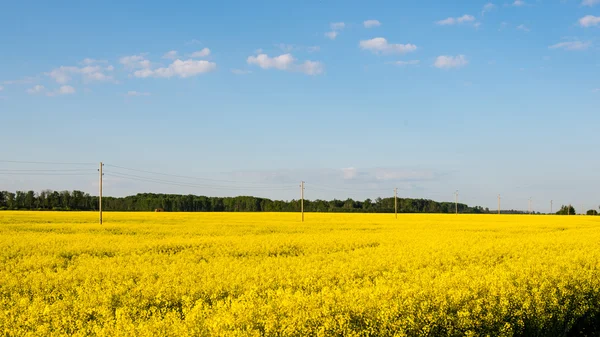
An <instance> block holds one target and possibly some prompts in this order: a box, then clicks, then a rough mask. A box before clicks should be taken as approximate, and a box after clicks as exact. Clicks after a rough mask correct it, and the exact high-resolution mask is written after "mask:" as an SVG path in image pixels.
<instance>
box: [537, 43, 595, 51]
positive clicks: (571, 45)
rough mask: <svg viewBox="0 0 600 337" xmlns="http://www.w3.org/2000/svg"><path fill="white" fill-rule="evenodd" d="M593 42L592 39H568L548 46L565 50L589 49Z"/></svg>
mask: <svg viewBox="0 0 600 337" xmlns="http://www.w3.org/2000/svg"><path fill="white" fill-rule="evenodd" d="M591 45H592V43H591V42H590V41H586V42H582V41H566V42H560V43H557V44H554V45H551V46H550V47H548V48H549V49H564V50H586V49H588V48H589V47H590V46H591Z"/></svg>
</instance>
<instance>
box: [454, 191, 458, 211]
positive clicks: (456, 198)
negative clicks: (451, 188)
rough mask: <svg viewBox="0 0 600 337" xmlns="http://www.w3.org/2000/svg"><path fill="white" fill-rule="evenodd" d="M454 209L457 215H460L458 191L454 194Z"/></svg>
mask: <svg viewBox="0 0 600 337" xmlns="http://www.w3.org/2000/svg"><path fill="white" fill-rule="evenodd" d="M454 208H455V211H456V215H458V190H456V192H454Z"/></svg>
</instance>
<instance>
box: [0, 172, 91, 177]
mask: <svg viewBox="0 0 600 337" xmlns="http://www.w3.org/2000/svg"><path fill="white" fill-rule="evenodd" d="M92 174H94V173H91V172H90V173H44V172H31V173H27V174H24V173H11V172H0V175H7V176H91V175H92ZM94 175H95V174H94Z"/></svg>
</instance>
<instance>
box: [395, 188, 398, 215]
mask: <svg viewBox="0 0 600 337" xmlns="http://www.w3.org/2000/svg"><path fill="white" fill-rule="evenodd" d="M394 213H395V214H396V219H398V188H394Z"/></svg>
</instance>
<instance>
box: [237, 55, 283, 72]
mask: <svg viewBox="0 0 600 337" xmlns="http://www.w3.org/2000/svg"><path fill="white" fill-rule="evenodd" d="M246 61H247V62H248V64H255V65H257V66H259V67H261V68H263V69H271V68H275V69H279V70H287V69H289V68H290V67H291V65H292V64H293V63H294V57H293V56H292V54H283V55H279V56H277V57H269V56H268V55H267V54H259V55H257V56H249V57H248V59H247V60H246Z"/></svg>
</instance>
